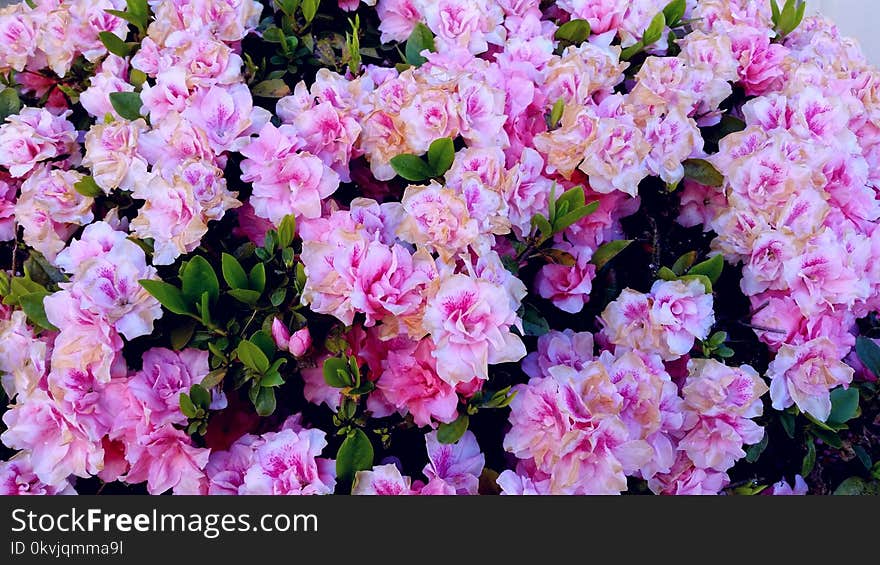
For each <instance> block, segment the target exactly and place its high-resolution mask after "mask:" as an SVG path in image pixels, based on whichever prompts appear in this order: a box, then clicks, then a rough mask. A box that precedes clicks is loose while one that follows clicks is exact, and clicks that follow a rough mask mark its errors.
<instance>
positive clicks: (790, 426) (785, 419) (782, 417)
mask: <svg viewBox="0 0 880 565" xmlns="http://www.w3.org/2000/svg"><path fill="white" fill-rule="evenodd" d="M779 423H780V424H782V429H783V430H785V435H787V436H788V437H789V438H791V439H794V427H795V420H794V414H790V413H788V412H780V413H779Z"/></svg>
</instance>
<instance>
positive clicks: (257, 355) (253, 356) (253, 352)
mask: <svg viewBox="0 0 880 565" xmlns="http://www.w3.org/2000/svg"><path fill="white" fill-rule="evenodd" d="M235 351H236V353H237V354H238V360H239V361H241V362H242V363H243V364H244V365H245V366H246V367H248V368H250V369H253V370H254V371H257V372H258V373H265V372H266V371H267V370H268V369H269V358H268V357H266V354H265V353H263V350H262V349H260V348H259V347H258V346H257V345H255V344H254V343H251V342H250V341H248V340H243V341H242V342H241V343H239V344H238V348H237V349H236V350H235Z"/></svg>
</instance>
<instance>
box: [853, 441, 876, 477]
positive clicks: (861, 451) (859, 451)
mask: <svg viewBox="0 0 880 565" xmlns="http://www.w3.org/2000/svg"><path fill="white" fill-rule="evenodd" d="M853 451H854V452H855V454H856V457H858V458H859V462H860V463H861V464H862V466H863V467H864V468H865V469H867V470H868V471H870V470H871V463H872V461H871V456H870V455H869V454H868V452H867V451H865V448H864V447H862V446H861V445H854V446H853Z"/></svg>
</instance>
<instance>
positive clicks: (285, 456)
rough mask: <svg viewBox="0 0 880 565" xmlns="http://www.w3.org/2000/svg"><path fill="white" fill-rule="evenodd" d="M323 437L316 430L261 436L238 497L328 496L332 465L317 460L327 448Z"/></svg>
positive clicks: (333, 474)
mask: <svg viewBox="0 0 880 565" xmlns="http://www.w3.org/2000/svg"><path fill="white" fill-rule="evenodd" d="M324 436H325V434H324V432H322V431H321V430H316V429H311V430H306V429H304V430H300V431H298V432H297V431H294V430H291V429H285V430H282V431H280V432H272V433H268V434H265V435H263V436H262V439H263V440H264V441H263V443H261V444H260V445H259V446H258V447H256V449H255V451H254V463H253V465H252V466H251V468H250V469H248V471H247V472H246V473H245V476H244V483H243V485H242V489H241V493H242V494H271V495H279V494H281V495H297V494H331V493H332V492H333V489H334V487H335V485H336V466H335V462H334V461H333V460H332V459H325V458H323V457H318V456H319V455H320V454H321V451H323V449H324V448H325V447H326V446H327V441H326V440H325V439H324Z"/></svg>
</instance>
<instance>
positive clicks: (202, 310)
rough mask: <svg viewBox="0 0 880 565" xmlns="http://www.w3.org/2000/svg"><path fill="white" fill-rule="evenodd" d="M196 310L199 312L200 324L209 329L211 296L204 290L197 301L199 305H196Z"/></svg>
mask: <svg viewBox="0 0 880 565" xmlns="http://www.w3.org/2000/svg"><path fill="white" fill-rule="evenodd" d="M196 309H197V310H198V311H199V314H200V315H201V316H202V322H203V323H204V324H205V325H206V326H208V327H210V326H211V294H210V293H209V292H208V291H207V290H206V291H205V292H203V293H202V297H201V298H200V299H199V304H197V305H196Z"/></svg>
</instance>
